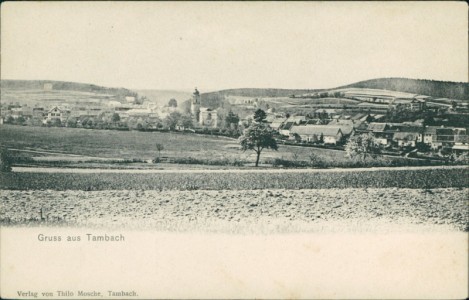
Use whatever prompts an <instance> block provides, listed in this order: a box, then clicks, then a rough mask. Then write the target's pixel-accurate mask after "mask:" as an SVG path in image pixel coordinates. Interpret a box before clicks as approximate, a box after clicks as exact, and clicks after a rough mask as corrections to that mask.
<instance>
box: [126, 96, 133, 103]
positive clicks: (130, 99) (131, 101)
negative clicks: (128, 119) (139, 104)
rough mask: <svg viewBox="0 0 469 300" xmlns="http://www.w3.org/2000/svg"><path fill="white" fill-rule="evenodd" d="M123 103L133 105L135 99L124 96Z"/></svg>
mask: <svg viewBox="0 0 469 300" xmlns="http://www.w3.org/2000/svg"><path fill="white" fill-rule="evenodd" d="M125 101H127V103H135V97H133V96H126V97H125Z"/></svg>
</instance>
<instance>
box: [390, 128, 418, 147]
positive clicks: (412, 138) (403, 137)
mask: <svg viewBox="0 0 469 300" xmlns="http://www.w3.org/2000/svg"><path fill="white" fill-rule="evenodd" d="M418 138H419V134H418V133H417V132H396V133H394V136H393V138H392V140H393V141H395V142H397V145H398V146H399V147H415V146H416V145H417V142H418Z"/></svg>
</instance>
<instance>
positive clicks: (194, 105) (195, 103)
mask: <svg viewBox="0 0 469 300" xmlns="http://www.w3.org/2000/svg"><path fill="white" fill-rule="evenodd" d="M199 112H200V93H199V91H198V90H197V88H195V91H194V93H193V94H192V101H191V114H192V115H193V116H194V117H195V118H196V120H198V117H199Z"/></svg>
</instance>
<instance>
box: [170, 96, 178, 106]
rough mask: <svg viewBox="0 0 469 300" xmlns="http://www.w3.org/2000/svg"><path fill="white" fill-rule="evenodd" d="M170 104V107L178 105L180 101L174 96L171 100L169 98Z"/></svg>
mask: <svg viewBox="0 0 469 300" xmlns="http://www.w3.org/2000/svg"><path fill="white" fill-rule="evenodd" d="M168 106H169V107H177V106H178V102H177V100H176V99H174V98H173V99H171V100H169V102H168Z"/></svg>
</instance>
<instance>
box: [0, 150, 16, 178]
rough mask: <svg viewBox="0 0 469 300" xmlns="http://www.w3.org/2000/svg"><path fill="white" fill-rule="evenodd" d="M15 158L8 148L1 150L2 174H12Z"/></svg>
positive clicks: (0, 165)
mask: <svg viewBox="0 0 469 300" xmlns="http://www.w3.org/2000/svg"><path fill="white" fill-rule="evenodd" d="M12 164H13V156H12V155H11V152H10V151H8V149H6V148H2V149H0V172H11V166H12Z"/></svg>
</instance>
